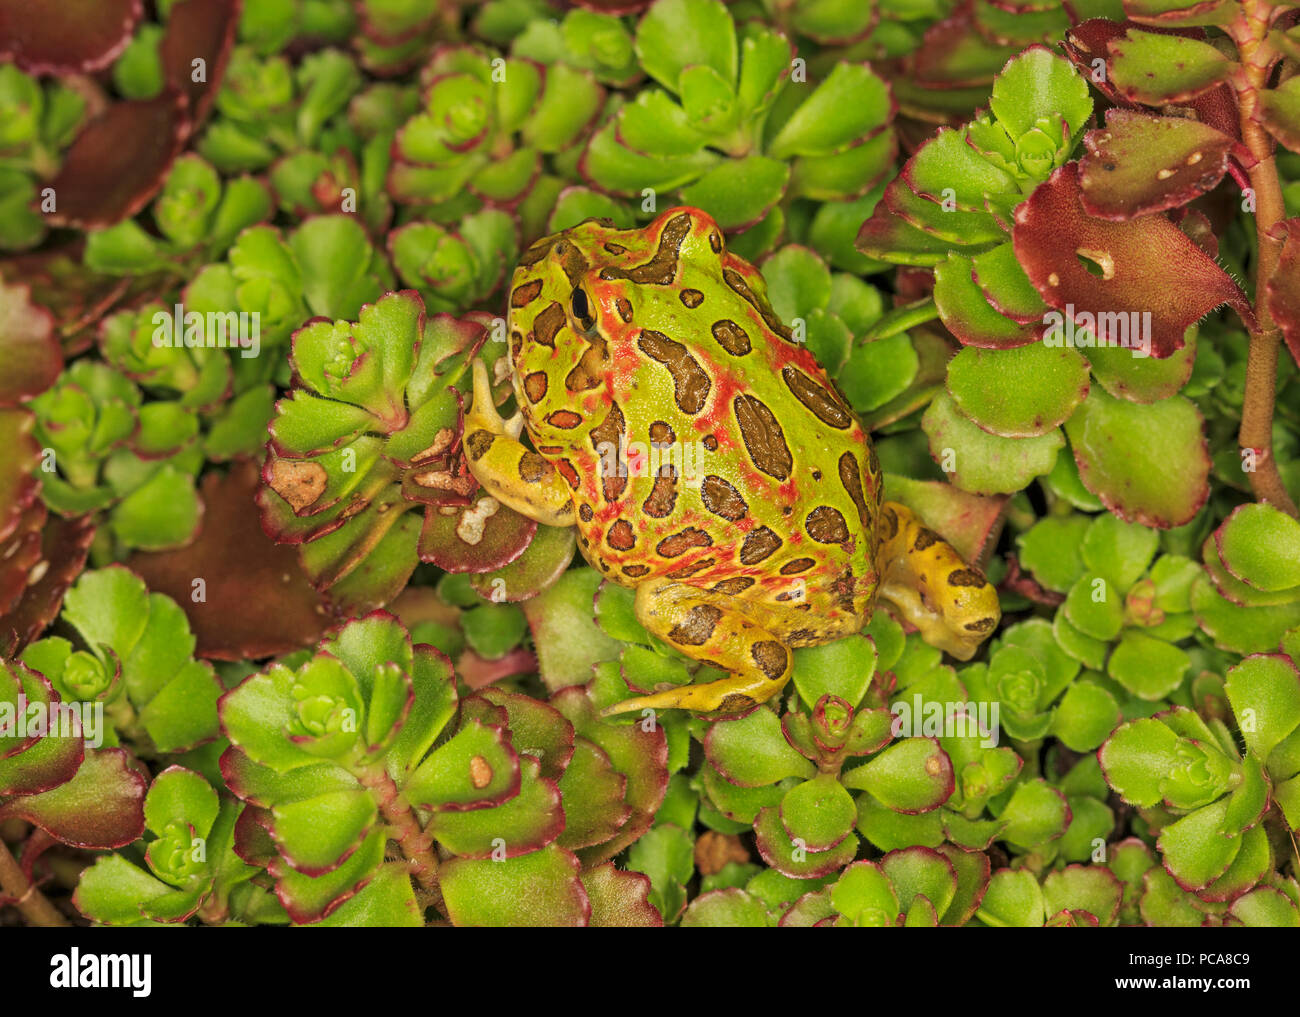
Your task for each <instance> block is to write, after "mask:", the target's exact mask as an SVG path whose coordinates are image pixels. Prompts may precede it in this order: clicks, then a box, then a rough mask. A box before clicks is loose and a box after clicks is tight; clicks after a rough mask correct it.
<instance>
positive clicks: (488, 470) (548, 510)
mask: <svg viewBox="0 0 1300 1017" xmlns="http://www.w3.org/2000/svg"><path fill="white" fill-rule="evenodd" d="M522 427H523V417H522V416H516V417H512V418H511V419H510V420H502V419H501V415H500V414H499V413H497V409H496V406H495V405H494V404H493V402H492V390H491V388H490V387H489V386H488V376H487V367H486V366H485V365H484V363H483V361H481V360H475V361H474V402H473V404H472V405H471V407H470V411H469V413H467V414H466V415H465V457H466V459H467V460H468V463H469V471H470V473H472V474H474V479H475V480H477V481H478V482H479V483H480V484H482V485H483V486H484V487H485V488H486V489H487V492H488V494H490V495H492V497H493V498H495V499H496V500H497V501H499V502H501V503H502V504H503V505H509V506H510V507H511V508H512V509H515V510H516V511H518V512H521V513H523V514H524V515H526V516H527V517H528V518H529V519H536V520H537V521H538V522H539V523H545V524H546V525H547V526H572V525H573V524H574V522H575V519H574V514H573V495H572V492H571V491H570V490H569V487H568V485H567V484H566V483H565V482H564V478H563V477H561V476H560V473H559V471H558V470H556V468H555V467H554V466H552V465H551V464H550V463H549V462H547V461H546V460H545V459H543V458H542V457H541V456H540V455H538V454H537V453H536V452H534V451H533V450H532V449H530V448H528V447H527V446H526V445H524V444H523V442H521V441H520V440H519V433H520V430H521V429H522Z"/></svg>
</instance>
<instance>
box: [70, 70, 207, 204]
mask: <svg viewBox="0 0 1300 1017" xmlns="http://www.w3.org/2000/svg"><path fill="white" fill-rule="evenodd" d="M188 124H189V119H188V115H187V111H186V106H185V98H184V96H182V95H179V94H177V93H175V92H164V93H163V94H162V95H160V96H158V98H156V99H139V100H132V101H129V102H118V103H114V104H113V105H112V106H109V107H108V109H106V110H105V111H104V112H103V113H102V114H101V115H100V116H98V117H96V118H95V119H94V120H92V121H91V122H90V123H89V124H87V125H86V127H85V128H84V129H83V130H82V132H81V133H80V134H78V135H77V137H76V140H75V141H73V143H72V146H71V147H70V148H69V149H68V151H67V153H66V155H65V157H64V160H63V168H62V169H61V170H59V174H58V176H56V177H55V178H54V179H53V180H52V181H50V184H49V186H50V187H52V188H53V189H54V193H55V198H56V201H57V210H56V211H54V212H51V213H49V216H48V218H49V221H50V223H51V224H52V225H56V226H79V227H81V228H82V229H99V228H102V227H105V226H111V225H113V223H115V222H118V221H119V220H121V219H125V218H127V217H128V216H132V215H135V213H136V212H138V211H140V209H142V208H143V207H144V206H145V205H147V204H148V203H149V199H150V198H152V197H153V196H154V194H156V193H157V191H158V189H159V188H160V187H162V183H163V180H164V178H165V177H166V176H167V171H168V170H169V169H170V168H171V164H172V161H173V160H174V159H175V158H176V156H177V155H178V154H179V152H180V150H181V147H182V146H183V144H184V142H185V136H186V131H187V129H188Z"/></svg>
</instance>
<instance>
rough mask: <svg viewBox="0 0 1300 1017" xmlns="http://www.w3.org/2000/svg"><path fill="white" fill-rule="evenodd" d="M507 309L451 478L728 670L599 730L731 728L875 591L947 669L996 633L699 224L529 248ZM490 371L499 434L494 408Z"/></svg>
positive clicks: (679, 216) (820, 374) (947, 554)
mask: <svg viewBox="0 0 1300 1017" xmlns="http://www.w3.org/2000/svg"><path fill="white" fill-rule="evenodd" d="M507 299H508V305H509V306H508V310H507V315H506V319H505V321H506V329H505V338H506V340H507V341H508V342H509V348H508V352H507V353H503V354H502V356H500V357H499V358H498V359H497V361H496V364H495V365H494V375H500V376H496V377H493V376H490V375H489V371H488V367H487V364H486V363H485V361H484V360H483V359H482V358H479V359H476V360H475V362H474V364H473V366H472V376H473V391H472V397H471V400H470V403H469V407H468V409H467V410H466V412H465V419H464V427H463V431H462V435H463V437H462V447H463V451H464V456H465V461H466V465H467V466H468V469H469V471H470V473H472V474H473V476H474V478H475V479H476V480H477V481H478V483H479V484H480V485H481V487H482V488H483V489H484V490H485V491H486V492H487V494H488V495H490V496H491V497H493V498H495V499H496V500H497V501H498V502H500V503H501V504H503V505H507V506H509V507H510V508H512V509H514V510H516V511H518V512H520V513H522V514H523V515H525V516H527V517H528V518H530V519H533V520H536V521H537V522H538V523H540V524H544V525H548V526H558V527H576V530H577V538H576V539H577V545H578V548H579V549H580V551H581V553H582V555H583V557H584V558H585V559H586V560H587V562H588V563H589V564H590V565H591V566H592V567H593V568H595V569H598V570H599V571H600V573H601V574H602V575H603V577H604V578H605V580H606V581H609V582H612V583H615V584H618V585H621V586H624V587H628V588H630V589H632V591H633V605H634V610H635V614H636V618H637V620H638V621H639V622H640V623H641V625H642V626H643V627H644V628H645V629H646V630H647V631H648V632H649V633H650V634H652V635H653V636H655V637H657V638H659V639H662V640H664V641H665V642H666V643H667V644H668V645H669V646H670V647H672V648H674V649H676V650H677V651H679V652H681V653H682V654H684V655H685V656H686V657H687V658H689V659H691V660H693V661H697V662H699V663H700V664H708V665H712V666H714V667H716V668H718V669H719V670H721V671H722V672H725V674H726V677H723V678H718V679H715V680H710V681H697V682H696V683H694V684H687V685H682V686H675V687H670V688H660V689H657V690H655V691H651V692H650V693H649V694H646V695H641V696H635V697H632V698H629V699H626V700H623V701H621V702H618V703H615V704H613V705H612V706H609V707H607V708H606V709H605V710H604V711H603V712H604V714H605V715H607V716H614V715H617V714H620V713H627V712H634V711H638V712H644V711H646V710H664V709H685V710H690V711H693V712H696V713H698V714H704V715H711V716H715V717H720V716H729V715H739V714H743V713H746V712H748V711H749V710H751V709H753V708H755V707H756V706H757V705H758V704H761V703H765V702H767V701H768V700H770V699H772V697H773V696H776V695H777V694H778V693H780V691H781V690H782V689H783V688H784V687H785V685H786V684H787V682H788V681H789V679H790V676H791V673H792V668H793V651H794V650H795V649H798V648H800V647H807V646H815V645H819V644H823V643H827V642H831V641H833V640H836V639H840V638H842V637H844V636H848V635H850V634H853V633H857V632H860V631H861V630H862V628H863V626H864V625H865V624H866V623H867V622H868V621H869V620H870V618H871V616H872V613H873V611H874V609H875V608H876V605H877V602H878V601H881V600H883V601H885V602H886V604H887V607H888V609H890V610H891V611H892V612H893V613H894V614H896V615H897V616H898V617H900V618H901V619H903V620H905V621H906V622H907V623H908V624H909V625H910V626H912V627H914V628H915V629H916V630H917V631H919V633H920V634H921V637H922V638H923V639H924V640H926V641H927V642H929V643H930V644H932V645H934V646H936V647H939V648H940V649H942V650H944V651H946V652H948V653H950V654H951V655H953V656H954V657H956V658H958V659H960V660H970V659H971V658H972V657H973V656H974V654H975V653H976V651H977V650H978V648H979V646H980V644H981V643H982V642H983V641H984V640H985V639H986V638H988V636H989V635H990V633H992V632H993V630H994V629H995V628H996V627H997V624H998V621H999V618H1000V609H999V602H998V596H997V592H996V590H995V589H994V587H993V586H992V585H991V584H990V583H989V582H988V581H987V579H986V578H985V576H984V574H983V572H982V571H980V570H979V569H978V568H975V567H973V566H972V565H970V564H968V563H967V562H966V561H965V560H964V559H963V558H962V557H961V555H960V554H959V553H958V552H957V551H956V550H955V549H954V548H953V547H952V545H951V544H950V543H948V542H947V541H946V540H944V539H942V538H941V537H940V536H939V535H938V534H937V533H936V532H935V531H934V530H933V529H932V528H931V527H929V526H927V525H926V524H925V523H924V522H923V521H922V520H921V519H920V518H919V517H918V516H917V515H916V514H915V513H913V512H912V511H911V510H910V509H909V508H907V507H906V506H905V505H903V504H901V503H899V502H893V501H886V500H884V498H883V491H882V470H881V465H880V461H879V459H878V457H877V455H876V452H875V449H874V447H873V445H872V442H871V440H870V437H869V435H868V434H867V432H866V430H865V429H864V427H863V425H862V422H861V420H860V419H859V417H858V416H857V414H856V413H855V412H854V411H853V409H852V408H851V407H850V406H849V404H848V402H847V401H846V400H845V399H844V397H843V395H842V394H841V393H840V392H839V390H838V389H837V388H836V386H835V384H834V382H833V381H832V380H831V378H830V377H829V376H828V375H827V373H826V372H825V371H824V370H823V369H822V367H821V365H820V364H819V363H818V362H817V360H816V358H815V357H814V355H813V354H812V352H810V351H809V349H808V348H807V346H806V345H805V344H804V343H802V342H799V341H798V338H797V336H796V334H795V333H794V331H793V330H792V329H791V328H790V327H789V326H788V325H787V324H785V323H784V322H782V321H781V320H780V318H779V317H778V316H777V315H776V313H775V312H774V310H773V308H772V305H771V302H770V300H769V299H768V296H767V288H766V284H765V282H764V279H763V277H762V275H761V274H760V272H759V270H758V269H757V268H755V267H754V266H753V265H752V264H750V263H749V262H748V261H746V260H745V259H743V258H741V257H739V256H738V255H736V254H734V253H731V252H730V251H729V250H728V249H727V244H726V240H725V238H724V234H723V231H722V229H721V228H720V227H719V226H718V223H717V222H716V221H715V220H714V219H713V218H712V217H711V216H710V215H709V214H708V213H706V212H704V211H702V210H701V209H698V208H693V207H676V208H672V209H669V210H668V211H666V212H664V213H662V214H661V215H659V216H657V217H656V218H655V219H654V220H653V221H652V222H650V223H649V224H647V225H646V226H644V227H643V228H630V229H629V228H619V227H618V226H616V225H615V223H613V222H612V221H610V220H609V219H599V218H592V219H587V220H584V221H583V222H581V223H579V224H577V225H574V226H572V227H570V228H568V229H564V230H561V231H560V232H558V233H555V234H552V235H550V236H546V237H543V238H542V239H540V240H537V241H536V242H534V243H533V244H531V246H529V247H528V248H527V249H526V250H525V251H524V252H523V254H522V255H521V256H520V258H519V263H518V267H517V268H516V269H515V272H514V274H513V277H512V278H511V280H510V285H509V289H508V298H507ZM506 374H508V376H509V381H510V385H509V391H510V392H512V393H513V396H514V401H515V405H516V407H517V411H516V412H515V413H514V414H513V416H511V417H510V418H509V419H503V418H502V416H501V415H500V413H499V411H498V410H497V407H496V405H495V402H494V398H493V383H494V382H495V383H496V385H497V388H498V389H504V388H505V381H506V378H505V377H504V375H506ZM505 398H506V399H507V400H508V395H507V396H506V397H505ZM525 431H526V432H527V438H528V443H525V442H524V441H523V437H524V432H525Z"/></svg>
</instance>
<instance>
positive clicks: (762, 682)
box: [603, 580, 792, 717]
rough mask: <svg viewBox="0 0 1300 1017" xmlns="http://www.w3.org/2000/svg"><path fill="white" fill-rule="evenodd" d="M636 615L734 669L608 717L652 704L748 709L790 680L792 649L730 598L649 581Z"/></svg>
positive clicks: (684, 647) (691, 652)
mask: <svg viewBox="0 0 1300 1017" xmlns="http://www.w3.org/2000/svg"><path fill="white" fill-rule="evenodd" d="M636 616H637V620H638V621H640V622H641V624H642V625H644V626H645V627H646V628H647V629H648V630H649V631H650V632H653V633H654V634H655V635H656V636H659V637H660V638H661V639H664V640H667V641H668V642H669V643H671V644H672V645H673V646H675V647H677V648H678V649H679V650H681V651H682V652H683V653H685V654H686V655H687V656H690V657H694V658H695V659H696V660H701V661H706V662H708V663H710V664H716V665H717V666H718V667H722V668H725V669H726V670H728V671H730V672H731V674H730V675H729V676H728V677H726V678H719V679H718V680H717V681H711V682H704V683H703V684H700V685H683V686H681V687H680V688H675V689H669V690H668V691H666V692H656V693H654V694H653V695H649V696H638V697H637V698H635V699H626V700H624V701H623V702H621V703H616V704H615V705H614V706H611V707H609V708H608V709H606V710H604V711H603V714H604V716H607V717H608V716H611V715H613V714H616V713H632V712H635V711H640V710H647V709H649V710H672V709H676V710H696V711H698V712H700V713H719V714H731V713H743V712H745V711H746V710H748V709H749V708H750V707H752V706H754V705H755V704H757V703H763V702H766V701H767V700H769V699H771V698H772V697H773V696H775V695H776V694H777V693H778V692H780V691H781V689H782V688H783V687H784V686H785V683H786V682H787V681H789V679H790V671H791V666H792V658H791V655H790V650H789V648H788V647H786V646H785V645H784V644H782V643H781V641H780V640H778V639H777V638H776V637H775V636H773V635H772V634H771V633H770V632H768V631H767V630H766V629H763V628H761V627H759V626H758V625H755V624H754V623H753V622H751V621H750V620H749V619H747V618H746V617H745V616H744V615H743V614H741V613H740V612H738V611H737V610H736V609H735V608H734V607H733V606H732V605H731V604H730V603H728V598H727V597H720V596H718V595H717V594H710V593H709V592H708V591H706V590H702V589H699V588H698V587H693V586H684V585H682V584H681V583H674V582H672V581H670V580H662V581H659V582H653V581H652V582H646V583H642V584H641V585H640V586H638V587H637V590H636Z"/></svg>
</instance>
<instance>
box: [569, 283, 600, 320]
mask: <svg viewBox="0 0 1300 1017" xmlns="http://www.w3.org/2000/svg"><path fill="white" fill-rule="evenodd" d="M570 307H571V309H572V310H573V317H574V318H575V319H577V321H578V324H580V325H581V326H582V327H583V329H584V330H588V329H592V328H594V327H595V325H596V319H595V318H593V317H592V315H591V302H590V301H589V300H588V299H587V293H586V291H585V290H584V289H583V288H582V287H581V286H577V287H575V288H574V290H573V297H572V299H571V300H570Z"/></svg>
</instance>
